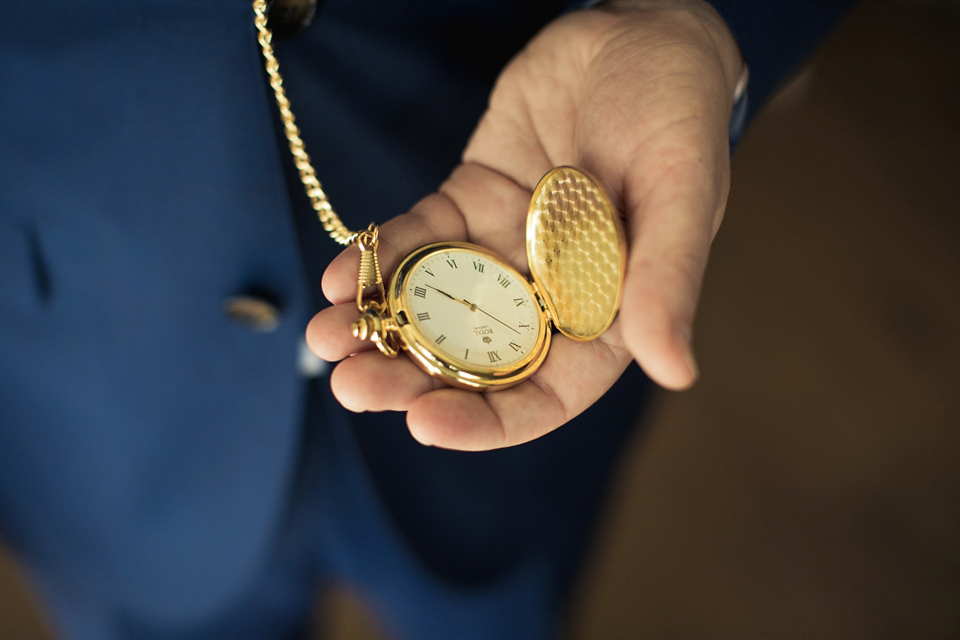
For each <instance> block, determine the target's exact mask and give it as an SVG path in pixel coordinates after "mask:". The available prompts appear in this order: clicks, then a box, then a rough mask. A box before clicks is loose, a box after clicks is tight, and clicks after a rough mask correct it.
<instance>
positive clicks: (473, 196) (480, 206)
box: [440, 163, 539, 272]
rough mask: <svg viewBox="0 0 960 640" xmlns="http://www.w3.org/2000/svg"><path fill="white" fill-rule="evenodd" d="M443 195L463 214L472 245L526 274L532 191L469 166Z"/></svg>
mask: <svg viewBox="0 0 960 640" xmlns="http://www.w3.org/2000/svg"><path fill="white" fill-rule="evenodd" d="M538 179H539V178H538ZM534 184H536V183H534ZM440 192H441V193H443V194H444V195H446V196H447V197H448V198H450V200H451V201H452V202H453V203H454V204H455V205H456V206H457V208H458V209H459V210H460V212H461V213H462V214H463V216H464V220H465V221H466V225H467V236H468V238H469V240H470V242H472V243H474V244H479V245H481V246H483V247H486V248H487V249H490V250H491V251H494V252H496V253H498V254H500V255H501V256H503V257H505V258H506V259H507V260H508V261H509V262H510V263H511V264H512V265H513V266H514V268H517V269H519V270H520V271H521V272H525V271H526V270H527V257H526V255H527V254H526V244H525V237H526V236H525V234H526V222H527V209H528V207H529V205H530V196H531V194H532V192H533V191H532V189H530V188H527V187H525V186H521V185H520V184H518V183H517V182H515V181H514V180H513V179H512V178H509V177H507V176H506V175H504V174H502V173H499V172H497V171H495V170H493V169H491V168H489V167H486V166H483V165H480V164H477V163H466V164H462V165H460V166H459V167H457V169H456V170H455V171H454V172H453V173H452V174H451V175H450V178H449V179H448V180H447V181H446V182H444V183H443V185H441V186H440Z"/></svg>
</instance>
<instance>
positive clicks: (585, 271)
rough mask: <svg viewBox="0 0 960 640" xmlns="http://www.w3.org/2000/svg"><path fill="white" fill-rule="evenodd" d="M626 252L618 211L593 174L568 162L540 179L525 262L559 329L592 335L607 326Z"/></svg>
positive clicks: (530, 215) (620, 285) (614, 307)
mask: <svg viewBox="0 0 960 640" xmlns="http://www.w3.org/2000/svg"><path fill="white" fill-rule="evenodd" d="M626 255H627V250H626V239H625V236H624V233H623V225H622V224H621V222H620V216H619V214H618V212H617V210H616V209H615V208H614V206H613V203H612V202H611V201H610V199H609V198H608V197H607V195H606V194H605V193H604V191H603V189H602V188H601V187H600V185H599V184H598V183H597V182H596V180H594V179H593V178H592V177H591V176H589V175H587V174H586V173H584V172H582V171H580V170H579V169H574V168H572V167H557V168H556V169H553V170H552V171H550V172H549V173H547V175H545V176H544V177H543V179H541V180H540V184H538V185H537V188H536V189H535V190H534V192H533V198H532V199H531V200H530V210H529V212H528V213H527V262H528V264H529V266H530V274H531V275H532V276H533V280H534V282H536V284H537V287H538V288H539V289H540V295H541V296H542V297H543V298H544V302H545V303H546V304H547V307H548V309H549V312H550V315H551V316H552V318H553V324H554V326H556V327H557V329H558V330H559V331H560V332H561V333H563V334H564V335H565V336H567V337H569V338H573V339H574V340H593V339H594V338H596V337H598V336H600V335H601V334H602V333H603V332H604V331H606V330H607V328H609V327H610V325H611V324H612V323H613V320H614V318H616V316H617V309H619V307H620V296H621V293H622V291H623V276H624V271H625V270H626V259H627V257H626Z"/></svg>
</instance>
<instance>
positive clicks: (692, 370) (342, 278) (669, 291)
mask: <svg viewBox="0 0 960 640" xmlns="http://www.w3.org/2000/svg"><path fill="white" fill-rule="evenodd" d="M641 4H642V5H643V7H646V8H640V5H641ZM651 5H654V6H651ZM741 68H742V62H741V58H740V54H739V51H738V49H737V45H736V43H735V42H734V40H733V38H732V36H731V35H730V33H729V31H728V30H727V29H726V27H725V25H724V24H723V22H722V21H721V19H720V18H719V16H717V15H716V14H715V13H714V12H713V10H712V9H711V8H710V7H709V6H707V5H706V4H705V3H702V2H699V0H697V1H689V2H687V1H682V0H672V1H669V2H656V3H653V2H648V3H638V2H611V3H609V4H608V5H606V6H605V8H604V9H602V10H599V9H594V10H588V11H579V12H574V13H571V14H568V15H565V16H563V17H561V18H559V19H558V20H556V21H554V22H553V23H551V24H550V25H548V27H547V28H545V29H544V30H543V31H542V32H541V33H540V34H539V35H538V36H537V37H535V38H534V39H533V40H532V41H531V42H530V43H529V44H528V45H527V47H526V48H525V49H524V51H522V52H521V53H520V54H518V55H517V56H516V57H515V58H514V59H513V60H512V61H511V62H510V64H509V65H508V66H507V67H506V68H505V69H504V71H503V73H502V74H501V77H500V79H499V80H498V82H497V85H496V87H495V89H494V91H493V93H492V95H491V99H490V105H489V108H488V110H487V112H486V113H485V114H484V116H483V118H482V119H481V121H480V123H479V125H478V126H477V129H476V131H475V132H474V134H473V136H472V138H471V140H470V142H469V144H468V145H467V148H466V150H465V151H464V154H463V163H462V164H461V165H460V166H458V167H457V168H456V169H455V170H454V171H453V173H452V174H451V176H450V178H449V179H448V180H447V181H446V182H445V183H444V184H443V185H441V187H440V189H439V191H438V192H437V193H435V194H433V195H430V196H428V197H427V198H425V199H424V200H422V201H421V202H419V203H418V204H417V205H416V206H415V207H414V208H413V209H412V210H411V211H410V212H409V213H407V214H404V215H402V216H398V217H396V218H394V219H393V220H390V221H389V222H387V223H385V224H383V225H382V226H381V229H380V254H379V255H380V262H381V265H382V266H383V268H384V271H385V273H389V272H390V271H392V269H393V268H394V267H395V266H396V264H397V263H398V262H399V260H400V259H401V258H402V257H403V256H404V255H406V254H407V253H409V252H410V251H411V250H413V249H415V248H416V247H419V246H421V245H423V244H427V243H429V242H436V241H441V240H444V241H469V242H473V243H476V244H479V245H482V246H485V247H487V248H489V249H492V250H494V251H496V252H498V253H500V254H501V255H503V256H504V257H505V258H507V259H508V260H509V261H510V262H511V263H512V264H513V265H514V266H515V267H517V268H518V269H520V270H521V271H524V272H525V271H526V270H527V269H526V253H525V246H524V225H525V221H526V211H527V204H528V201H529V199H530V196H531V193H532V191H533V188H534V187H535V186H536V184H537V182H538V180H539V179H540V177H541V176H542V175H543V174H544V173H546V172H547V171H548V170H549V169H551V168H552V167H554V166H558V165H572V166H577V167H582V168H584V169H586V170H588V171H590V172H591V173H592V174H593V175H594V176H596V177H597V178H598V179H599V181H600V182H601V183H602V184H604V185H605V186H606V187H607V189H608V191H609V193H610V195H611V196H612V197H613V198H614V200H615V202H616V204H617V205H618V208H619V209H620V210H621V211H624V212H625V214H626V229H627V236H628V245H629V257H628V264H627V274H626V278H625V281H624V293H623V301H622V304H621V308H620V314H619V316H618V318H617V320H616V322H615V323H614V324H613V326H611V328H610V329H609V330H608V331H607V332H606V333H605V334H604V335H603V336H601V337H600V338H598V339H596V340H593V341H590V342H574V341H572V340H570V339H568V338H565V337H564V336H562V335H559V334H558V335H556V336H555V338H554V341H553V345H552V347H551V350H550V354H549V356H548V357H547V359H546V361H545V363H544V365H543V366H542V367H541V368H540V369H539V371H537V373H536V374H534V375H533V376H532V377H531V378H529V379H528V380H527V381H525V382H523V383H522V384H520V385H518V386H516V387H513V388H510V389H507V390H505V391H499V392H496V393H475V392H470V391H462V390H458V389H452V388H448V387H446V386H444V385H443V383H441V382H439V381H437V380H435V379H433V378H431V377H430V376H428V375H427V374H426V373H424V372H423V371H421V370H420V369H419V368H418V367H417V366H416V365H415V364H413V362H412V361H410V360H409V359H407V358H398V359H395V360H388V359H387V358H385V357H384V356H383V355H381V354H380V353H379V352H378V351H377V350H376V349H375V348H373V345H372V344H371V343H369V342H361V341H359V340H357V339H355V338H354V337H353V336H352V334H351V331H350V323H351V322H352V321H354V320H355V319H356V317H357V310H356V306H355V304H354V297H355V294H356V290H355V287H356V274H357V266H358V260H359V258H358V255H359V251H358V250H357V248H356V247H350V248H349V249H347V250H345V251H344V252H343V253H342V254H341V255H340V256H339V257H338V258H337V259H335V260H334V261H333V262H332V263H331V265H330V266H329V268H328V269H327V271H326V273H325V274H324V279H323V290H324V294H325V295H326V296H327V298H328V299H329V300H330V301H331V302H332V303H333V304H334V306H333V307H330V308H328V309H325V310H323V311H322V312H320V313H319V314H317V316H316V317H314V319H313V320H312V321H311V322H310V325H309V326H308V328H307V340H308V343H309V344H310V346H311V348H312V349H313V350H314V351H315V352H316V353H317V355H319V356H320V357H322V358H324V359H327V360H341V359H342V360H343V361H342V362H340V364H339V365H337V367H336V368H335V370H334V371H333V374H332V377H331V385H332V388H333V392H334V394H335V395H336V397H337V399H338V400H339V401H340V402H341V403H342V404H343V405H344V406H345V407H347V408H348V409H351V410H353V411H383V410H396V411H406V412H407V424H408V426H409V428H410V431H411V433H412V434H413V436H414V437H415V438H416V439H417V440H419V441H420V442H423V443H424V444H432V445H435V446H441V447H445V448H452V449H464V450H483V449H492V448H498V447H504V446H510V445H514V444H519V443H522V442H526V441H529V440H532V439H534V438H537V437H539V436H541V435H543V434H545V433H547V432H549V431H551V430H553V429H555V428H556V427H558V426H560V425H562V424H563V423H565V422H567V421H568V420H570V419H571V418H573V417H574V416H575V415H577V414H578V413H580V412H581V411H582V410H584V409H585V408H586V407H588V406H589V405H590V404H592V403H593V402H594V401H595V400H596V399H597V398H599V397H600V396H601V395H602V394H603V393H604V392H605V391H606V390H607V389H608V388H609V387H610V386H611V385H612V384H613V383H614V382H615V381H616V379H617V378H618V377H619V375H620V374H621V373H622V372H623V369H624V368H625V367H626V366H627V364H628V363H629V362H630V360H631V359H632V358H635V359H636V360H637V362H638V363H639V364H640V366H641V367H642V368H643V369H644V370H645V371H646V372H647V374H648V375H649V376H650V377H651V378H652V379H653V380H654V381H656V382H658V383H659V384H661V385H663V386H664V387H667V388H670V389H683V388H686V387H688V386H689V385H691V384H692V383H693V382H694V380H695V379H696V376H697V369H696V365H695V364H694V359H693V354H692V350H691V346H690V330H691V325H692V322H693V315H694V310H695V307H696V302H697V297H698V293H699V289H700V282H701V279H702V274H703V270H704V267H705V264H706V260H707V254H708V251H709V246H710V242H711V241H712V239H713V236H714V235H715V233H716V231H717V228H718V227H719V224H720V220H721V218H722V215H723V210H724V206H725V203H726V198H727V193H728V189H729V149H728V142H727V123H728V120H729V116H730V107H731V104H732V96H733V92H734V87H735V85H736V82H737V79H738V78H739V76H740V72H741Z"/></svg>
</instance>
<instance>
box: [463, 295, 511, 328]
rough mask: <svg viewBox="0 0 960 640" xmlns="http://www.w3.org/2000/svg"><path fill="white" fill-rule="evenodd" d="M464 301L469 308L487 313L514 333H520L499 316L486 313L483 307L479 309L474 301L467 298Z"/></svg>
mask: <svg viewBox="0 0 960 640" xmlns="http://www.w3.org/2000/svg"><path fill="white" fill-rule="evenodd" d="M464 302H465V303H467V304H469V305H470V308H471V309H476V310H477V311H479V312H480V313H484V314H486V315H488V316H489V317H491V318H493V319H494V320H496V321H497V322H499V323H500V324H502V325H503V326H505V327H506V328H507V329H510V331H513V332H514V333H515V334H517V335H520V332H519V331H517V330H516V329H514V328H513V327H511V326H510V325H508V324H507V323H506V322H504V321H503V320H501V319H500V318H498V317H496V316H494V315H491V314H489V313H487V312H486V311H484V310H483V309H481V308H480V307H478V306H477V305H475V304H474V303H472V302H470V301H469V300H464Z"/></svg>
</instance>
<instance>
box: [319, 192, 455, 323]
mask: <svg viewBox="0 0 960 640" xmlns="http://www.w3.org/2000/svg"><path fill="white" fill-rule="evenodd" d="M466 236H467V229H466V226H465V224H464V221H463V216H462V215H461V214H460V211H459V210H458V209H457V207H456V205H455V204H454V203H453V201H451V200H450V198H448V197H447V196H445V195H442V194H439V193H435V194H432V195H429V196H427V197H426V198H424V199H423V200H421V201H420V202H418V203H417V204H416V205H415V206H414V207H413V209H411V210H410V212H409V213H405V214H403V215H399V216H397V217H396V218H393V219H392V220H389V221H387V222H385V223H383V224H382V225H380V245H379V248H378V250H377V256H378V258H379V260H380V269H381V270H382V271H383V273H384V274H385V277H389V274H390V273H391V272H392V271H393V269H394V267H396V266H397V263H398V262H399V261H400V260H401V258H403V256H405V255H407V254H408V253H410V252H411V251H412V250H414V249H416V248H417V247H420V246H423V245H425V244H429V243H431V242H439V241H440V240H449V241H458V240H465V239H466ZM359 266H360V249H359V248H358V247H357V246H356V245H353V246H350V247H347V248H346V249H345V250H344V251H342V252H341V253H340V255H338V256H337V257H336V258H334V259H333V261H332V262H331V263H330V266H328V267H327V269H326V271H324V274H323V280H322V282H321V286H322V288H323V295H324V296H326V298H327V300H329V301H330V302H332V303H333V304H342V303H344V302H347V301H348V300H352V299H354V298H355V297H356V295H357V270H358V269H359Z"/></svg>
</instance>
